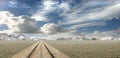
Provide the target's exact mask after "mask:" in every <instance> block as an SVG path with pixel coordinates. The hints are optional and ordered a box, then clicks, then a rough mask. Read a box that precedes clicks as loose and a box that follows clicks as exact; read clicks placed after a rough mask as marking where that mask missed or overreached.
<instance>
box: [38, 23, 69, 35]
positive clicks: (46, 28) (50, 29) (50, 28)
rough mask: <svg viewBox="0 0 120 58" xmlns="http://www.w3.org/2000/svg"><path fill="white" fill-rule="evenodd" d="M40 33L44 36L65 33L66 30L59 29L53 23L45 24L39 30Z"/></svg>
mask: <svg viewBox="0 0 120 58" xmlns="http://www.w3.org/2000/svg"><path fill="white" fill-rule="evenodd" d="M40 31H41V32H43V33H46V34H53V33H62V32H67V31H68V30H67V29H64V28H61V27H59V26H58V25H56V24H54V23H47V24H45V25H43V26H42V27H41V28H40Z"/></svg>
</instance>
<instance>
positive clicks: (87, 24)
mask: <svg viewBox="0 0 120 58" xmlns="http://www.w3.org/2000/svg"><path fill="white" fill-rule="evenodd" d="M105 25H106V23H105V22H87V23H81V24H76V25H72V26H70V27H69V28H70V29H78V28H83V27H90V26H105Z"/></svg>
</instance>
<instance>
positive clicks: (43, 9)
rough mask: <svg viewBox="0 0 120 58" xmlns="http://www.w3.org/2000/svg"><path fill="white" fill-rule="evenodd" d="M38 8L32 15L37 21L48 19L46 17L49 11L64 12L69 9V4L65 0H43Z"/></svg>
mask: <svg viewBox="0 0 120 58" xmlns="http://www.w3.org/2000/svg"><path fill="white" fill-rule="evenodd" d="M38 8H39V9H38V10H37V11H36V13H34V14H33V15H32V17H36V20H37V21H50V19H49V18H48V14H49V13H52V12H57V11H58V12H59V10H62V11H63V12H66V11H68V10H69V9H70V5H69V3H67V2H62V3H60V2H59V1H56V0H45V1H44V0H43V2H42V5H39V6H38Z"/></svg>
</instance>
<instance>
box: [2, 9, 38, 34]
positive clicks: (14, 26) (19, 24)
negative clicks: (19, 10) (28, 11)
mask: <svg viewBox="0 0 120 58" xmlns="http://www.w3.org/2000/svg"><path fill="white" fill-rule="evenodd" d="M35 23H36V22H35V20H34V19H31V18H30V17H29V16H18V17H16V16H14V15H13V14H12V13H10V12H8V11H0V24H1V25H2V24H4V25H6V26H7V27H8V29H7V30H3V31H0V32H2V33H4V32H5V33H6V32H7V33H12V32H23V33H31V32H32V33H33V32H36V25H35Z"/></svg>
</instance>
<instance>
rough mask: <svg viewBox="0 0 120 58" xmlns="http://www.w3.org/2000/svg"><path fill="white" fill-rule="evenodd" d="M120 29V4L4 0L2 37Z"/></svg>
mask: <svg viewBox="0 0 120 58" xmlns="http://www.w3.org/2000/svg"><path fill="white" fill-rule="evenodd" d="M119 29H120V0H0V33H44V34H52V33H66V32H83V33H94V32H96V31H100V32H108V31H116V30H119Z"/></svg>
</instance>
